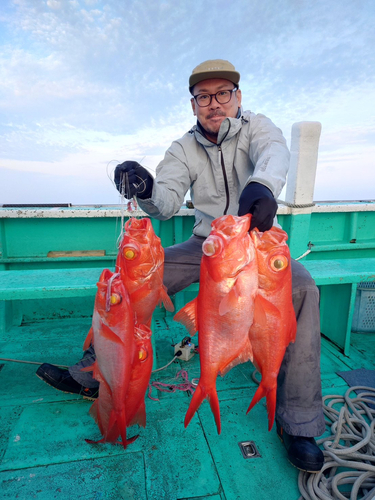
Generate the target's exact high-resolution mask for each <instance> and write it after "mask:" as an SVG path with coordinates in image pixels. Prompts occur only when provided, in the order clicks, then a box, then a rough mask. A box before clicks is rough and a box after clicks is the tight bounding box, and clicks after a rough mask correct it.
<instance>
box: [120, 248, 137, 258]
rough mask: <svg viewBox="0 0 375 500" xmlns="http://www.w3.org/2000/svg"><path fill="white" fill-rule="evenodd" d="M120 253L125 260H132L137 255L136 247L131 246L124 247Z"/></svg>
mask: <svg viewBox="0 0 375 500" xmlns="http://www.w3.org/2000/svg"><path fill="white" fill-rule="evenodd" d="M122 254H123V256H124V257H125V259H126V260H134V259H135V258H136V257H137V256H138V252H137V251H136V249H135V248H131V247H125V248H124V249H123V251H122Z"/></svg>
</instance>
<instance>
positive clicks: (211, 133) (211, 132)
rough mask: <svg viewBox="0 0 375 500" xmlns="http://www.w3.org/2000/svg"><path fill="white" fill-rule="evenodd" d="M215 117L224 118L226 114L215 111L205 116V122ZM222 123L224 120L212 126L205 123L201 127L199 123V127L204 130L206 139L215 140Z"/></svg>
mask: <svg viewBox="0 0 375 500" xmlns="http://www.w3.org/2000/svg"><path fill="white" fill-rule="evenodd" d="M215 116H223V117H224V118H226V116H227V115H226V113H224V111H220V110H216V111H213V112H212V113H210V114H209V115H207V117H206V120H210V119H211V118H214V117H215ZM223 121H224V120H222V121H221V122H220V123H217V124H212V126H211V125H209V124H207V123H206V124H205V125H204V126H203V125H202V123H201V122H199V123H200V126H201V127H202V129H203V130H204V132H205V133H206V134H207V136H208V138H210V137H211V138H217V136H218V133H219V130H220V126H221V124H222V123H223Z"/></svg>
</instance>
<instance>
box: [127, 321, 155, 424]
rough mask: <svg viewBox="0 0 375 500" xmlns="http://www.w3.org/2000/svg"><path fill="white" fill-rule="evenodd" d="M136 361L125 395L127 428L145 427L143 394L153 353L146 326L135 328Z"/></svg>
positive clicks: (150, 370) (150, 368) (150, 369)
mask: <svg viewBox="0 0 375 500" xmlns="http://www.w3.org/2000/svg"><path fill="white" fill-rule="evenodd" d="M134 335H135V344H136V359H135V361H134V363H133V370H132V373H131V377H130V382H129V389H128V392H127V393H126V407H127V409H128V411H127V422H128V424H127V425H128V427H130V426H131V425H135V424H138V425H140V426H142V427H146V408H145V394H146V390H147V388H148V384H149V382H150V377H151V372H152V363H153V351H152V344H151V330H150V328H149V327H148V326H146V325H140V326H139V327H136V328H135V332H134Z"/></svg>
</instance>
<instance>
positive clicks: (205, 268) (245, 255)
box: [174, 215, 258, 434]
mask: <svg viewBox="0 0 375 500" xmlns="http://www.w3.org/2000/svg"><path fill="white" fill-rule="evenodd" d="M250 219H251V216H249V215H245V216H243V217H235V216H233V215H224V216H222V217H219V218H218V219H215V220H214V221H213V222H212V230H211V233H210V235H209V236H208V238H207V239H206V240H205V242H204V243H203V257H202V263H201V272H200V284H199V294H198V296H197V298H196V299H194V300H193V301H192V302H189V303H188V304H187V305H186V306H185V307H184V308H183V309H181V311H179V312H178V313H177V314H176V315H175V317H174V319H175V320H176V321H180V322H181V323H183V324H184V325H185V326H186V328H187V329H188V330H189V332H190V334H191V335H194V333H195V332H196V331H197V330H198V331H199V351H200V366H201V373H200V378H199V384H198V386H197V388H196V390H195V392H194V395H193V397H192V400H191V402H190V406H189V408H188V411H187V413H186V417H185V427H187V425H188V424H189V422H190V420H191V419H192V417H193V415H194V414H195V412H196V411H197V409H198V408H199V406H200V404H201V403H202V401H203V400H204V399H205V398H207V399H208V401H209V403H210V406H211V410H212V412H213V414H214V417H215V422H216V427H217V430H218V433H219V434H220V431H221V423H220V408H219V401H218V396H217V392H216V378H217V376H218V374H219V373H220V374H221V375H222V376H223V375H224V374H225V373H226V372H228V371H229V370H230V369H231V368H232V367H233V366H235V365H237V364H239V363H244V362H246V361H248V360H249V359H252V349H251V345H250V342H249V328H250V325H251V324H252V321H253V308H254V297H255V294H256V292H257V288H258V272H257V263H256V255H255V249H254V244H253V242H252V240H251V238H250V236H249V233H248V231H249V226H250Z"/></svg>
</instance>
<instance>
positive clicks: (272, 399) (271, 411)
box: [267, 387, 276, 431]
mask: <svg viewBox="0 0 375 500" xmlns="http://www.w3.org/2000/svg"><path fill="white" fill-rule="evenodd" d="M275 412H276V387H274V388H273V389H271V390H270V391H269V392H268V394H267V413H268V430H269V431H270V430H271V429H272V427H273V423H274V421H275Z"/></svg>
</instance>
